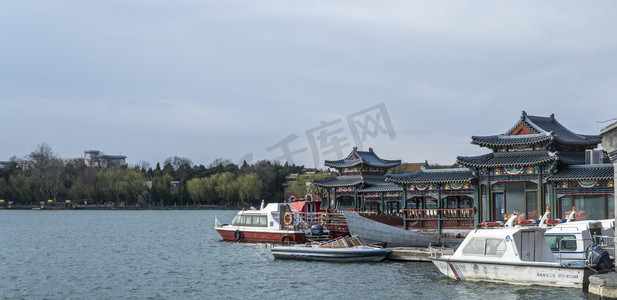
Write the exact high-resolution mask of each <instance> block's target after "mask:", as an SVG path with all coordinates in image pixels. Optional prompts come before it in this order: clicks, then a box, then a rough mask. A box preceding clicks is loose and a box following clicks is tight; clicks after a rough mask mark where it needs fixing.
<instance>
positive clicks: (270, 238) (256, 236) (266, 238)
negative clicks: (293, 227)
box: [216, 229, 306, 244]
mask: <svg viewBox="0 0 617 300" xmlns="http://www.w3.org/2000/svg"><path fill="white" fill-rule="evenodd" d="M216 231H218V233H219V234H220V235H221V237H222V238H223V240H225V241H236V242H248V243H280V242H281V241H283V238H284V237H289V241H293V242H295V243H298V244H301V243H305V242H306V235H305V234H304V233H285V232H254V231H238V232H239V239H238V234H236V231H231V230H221V229H217V230H216ZM285 239H286V240H287V238H285Z"/></svg>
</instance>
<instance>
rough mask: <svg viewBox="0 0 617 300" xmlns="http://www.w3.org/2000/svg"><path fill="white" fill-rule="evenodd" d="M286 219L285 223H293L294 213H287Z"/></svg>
mask: <svg viewBox="0 0 617 300" xmlns="http://www.w3.org/2000/svg"><path fill="white" fill-rule="evenodd" d="M284 220H285V225H291V224H293V222H294V215H293V214H291V213H286V214H285V217H284Z"/></svg>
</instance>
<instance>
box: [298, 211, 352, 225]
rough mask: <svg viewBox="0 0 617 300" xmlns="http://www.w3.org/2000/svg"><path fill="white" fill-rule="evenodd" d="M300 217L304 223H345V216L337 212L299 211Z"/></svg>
mask: <svg viewBox="0 0 617 300" xmlns="http://www.w3.org/2000/svg"><path fill="white" fill-rule="evenodd" d="M299 215H300V218H302V220H303V221H304V222H306V224H308V225H309V226H310V225H314V224H327V225H334V226H338V225H346V224H347V222H346V221H345V216H344V215H343V214H342V213H339V212H336V213H335V212H327V213H326V212H309V213H307V212H300V213H299Z"/></svg>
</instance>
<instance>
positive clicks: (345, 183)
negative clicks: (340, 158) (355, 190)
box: [313, 178, 362, 188]
mask: <svg viewBox="0 0 617 300" xmlns="http://www.w3.org/2000/svg"><path fill="white" fill-rule="evenodd" d="M313 184H314V185H316V186H318V187H324V188H325V187H339V186H356V185H359V184H362V179H360V178H358V179H353V180H341V179H330V180H326V181H315V182H314V183H313Z"/></svg>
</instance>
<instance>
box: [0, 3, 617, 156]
mask: <svg viewBox="0 0 617 300" xmlns="http://www.w3.org/2000/svg"><path fill="white" fill-rule="evenodd" d="M615 15H617V3H616V2H614V1H593V2H585V1H439V0H437V1H433V0H432V1H331V0H330V1H233V0H229V1H227V0H226V1H189V0H174V1H156V0H148V1H140V0H135V1H113V0H106V1H65V0H59V1H30V0H20V1H9V0H0V41H2V42H1V43H0V109H1V110H0V111H1V113H0V127H1V128H2V130H0V140H1V141H2V143H1V146H0V160H9V159H10V158H11V157H14V156H16V157H23V156H26V155H28V154H29V153H30V152H32V151H33V150H35V149H36V148H37V146H38V145H40V144H42V143H46V144H47V145H49V146H50V147H51V148H52V150H53V151H54V152H55V153H56V154H57V155H58V156H60V157H64V158H71V157H80V156H83V151H85V150H100V151H102V152H104V153H105V154H111V155H118V154H120V155H125V156H127V162H128V163H129V164H131V165H137V164H143V163H144V162H147V163H148V164H150V165H151V166H154V165H156V163H157V162H161V163H162V162H163V161H164V160H165V159H166V158H168V157H171V156H179V157H186V158H189V159H191V160H192V162H193V164H195V165H199V164H203V165H208V164H210V163H211V162H212V161H214V160H215V159H217V158H224V159H229V160H231V161H232V162H234V163H241V162H242V161H244V160H247V162H249V163H255V162H257V161H259V160H263V159H268V160H279V161H284V160H288V161H291V162H292V163H295V164H301V165H305V166H307V167H323V161H324V160H326V159H339V158H342V157H343V156H346V155H347V154H348V153H349V152H350V151H351V150H352V147H354V146H358V148H359V149H360V150H367V149H368V148H369V147H372V148H373V149H374V151H375V152H376V153H377V154H378V155H379V156H380V157H382V158H385V159H401V160H402V161H403V162H424V161H428V162H429V163H431V164H452V163H454V162H455V161H456V157H457V156H459V155H460V156H472V155H479V154H484V153H487V152H489V150H487V149H485V148H480V147H478V146H475V145H471V144H470V140H471V136H473V135H492V134H500V133H504V132H506V131H507V130H509V129H510V128H511V127H512V126H513V125H514V124H515V123H516V122H517V121H518V120H519V118H520V116H521V112H522V111H526V112H527V113H528V114H529V115H536V116H549V115H550V114H552V113H554V114H555V117H556V118H557V120H558V121H559V122H561V123H562V124H563V125H565V126H566V127H568V128H569V129H571V130H572V131H574V132H577V133H582V134H599V133H600V130H601V129H602V128H604V127H606V126H608V125H609V124H610V123H611V122H604V123H600V122H602V121H606V120H611V119H614V118H616V117H617V109H616V105H615V103H616V100H615V98H616V97H615V96H616V94H617V18H615Z"/></svg>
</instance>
